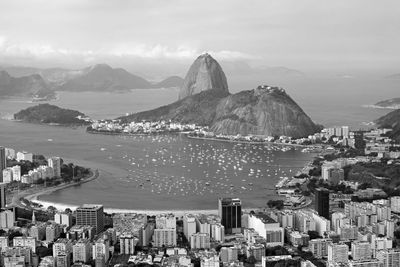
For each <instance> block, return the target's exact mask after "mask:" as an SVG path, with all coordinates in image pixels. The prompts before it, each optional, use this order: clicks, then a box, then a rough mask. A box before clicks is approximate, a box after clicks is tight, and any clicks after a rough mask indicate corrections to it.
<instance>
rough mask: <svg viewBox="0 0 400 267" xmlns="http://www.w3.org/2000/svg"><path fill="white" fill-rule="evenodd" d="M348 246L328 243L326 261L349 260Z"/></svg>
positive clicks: (343, 261)
mask: <svg viewBox="0 0 400 267" xmlns="http://www.w3.org/2000/svg"><path fill="white" fill-rule="evenodd" d="M348 254H349V247H348V246H347V245H346V244H333V243H330V244H328V261H329V262H335V263H347V262H348V261H349V256H348Z"/></svg>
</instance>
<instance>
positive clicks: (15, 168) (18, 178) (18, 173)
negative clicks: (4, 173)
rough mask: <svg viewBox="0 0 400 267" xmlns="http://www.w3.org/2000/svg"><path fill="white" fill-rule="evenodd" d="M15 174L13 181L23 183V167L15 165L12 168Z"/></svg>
mask: <svg viewBox="0 0 400 267" xmlns="http://www.w3.org/2000/svg"><path fill="white" fill-rule="evenodd" d="M11 169H12V172H13V180H14V181H21V166H19V165H15V166H13V167H11Z"/></svg>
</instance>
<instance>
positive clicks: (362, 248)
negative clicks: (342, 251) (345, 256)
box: [351, 242, 372, 261]
mask: <svg viewBox="0 0 400 267" xmlns="http://www.w3.org/2000/svg"><path fill="white" fill-rule="evenodd" d="M351 256H352V258H353V260H356V261H357V260H363V259H370V258H371V257H372V251H371V244H370V243H369V242H353V243H351Z"/></svg>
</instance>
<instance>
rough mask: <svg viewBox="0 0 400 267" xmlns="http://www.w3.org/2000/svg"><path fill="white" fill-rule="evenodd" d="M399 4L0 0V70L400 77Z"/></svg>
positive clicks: (357, 0)
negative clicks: (222, 66)
mask: <svg viewBox="0 0 400 267" xmlns="http://www.w3.org/2000/svg"><path fill="white" fill-rule="evenodd" d="M399 14H400V1H398V0H385V1H376V0H336V1H334V0H331V1H321V0H259V1H256V0H247V1H243V0H240V1H239V0H226V1H221V0H207V1H204V0H202V1H193V0H146V1H144V0H142V1H136V0H131V1H129V0H113V1H110V0H29V1H22V0H1V1H0V62H1V63H0V64H13V65H25V66H36V67H68V68H80V67H84V66H88V65H92V64H96V63H108V64H110V65H112V66H115V67H125V68H128V69H138V68H142V70H143V71H146V70H150V69H151V68H152V66H153V67H154V69H166V70H168V71H169V72H174V71H176V72H180V71H181V69H182V66H184V67H185V68H186V67H187V65H188V64H190V62H192V61H193V60H194V59H195V58H196V57H197V56H198V55H199V54H201V53H203V52H209V53H211V55H212V56H213V57H215V58H216V59H217V60H221V61H226V62H246V63H248V64H250V65H254V66H259V65H263V66H285V67H289V68H294V69H299V70H305V71H307V70H316V69H343V70H346V69H375V68H376V69H385V70H386V69H387V70H388V71H389V70H393V71H394V72H395V71H396V70H397V71H398V72H400V67H399V62H400V49H399V47H400V34H399V32H400V15H399Z"/></svg>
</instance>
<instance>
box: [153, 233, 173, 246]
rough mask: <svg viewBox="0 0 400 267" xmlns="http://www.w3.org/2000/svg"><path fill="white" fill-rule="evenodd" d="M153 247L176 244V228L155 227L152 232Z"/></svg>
mask: <svg viewBox="0 0 400 267" xmlns="http://www.w3.org/2000/svg"><path fill="white" fill-rule="evenodd" d="M153 241H154V244H153V245H154V246H155V247H162V246H163V245H164V246H166V247H171V246H176V230H175V229H155V230H154V234H153Z"/></svg>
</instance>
